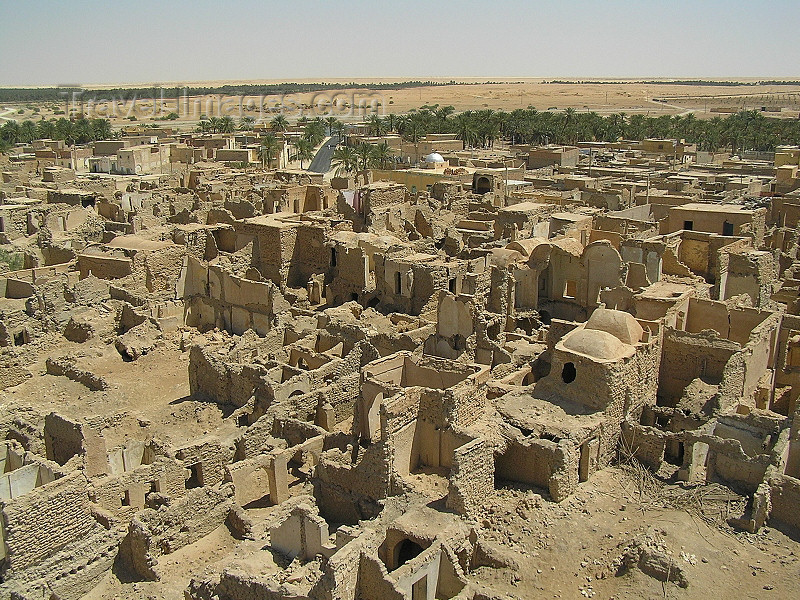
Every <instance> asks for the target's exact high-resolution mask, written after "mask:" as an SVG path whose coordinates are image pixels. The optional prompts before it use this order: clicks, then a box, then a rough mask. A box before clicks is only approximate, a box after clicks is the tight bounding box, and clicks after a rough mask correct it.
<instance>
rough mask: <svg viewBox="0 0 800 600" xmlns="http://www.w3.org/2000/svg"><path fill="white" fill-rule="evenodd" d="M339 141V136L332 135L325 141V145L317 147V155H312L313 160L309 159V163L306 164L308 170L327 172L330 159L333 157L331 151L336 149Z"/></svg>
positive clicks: (329, 166)
mask: <svg viewBox="0 0 800 600" xmlns="http://www.w3.org/2000/svg"><path fill="white" fill-rule="evenodd" d="M338 143H339V136H338V135H334V136H332V137H331V139H329V140H328V141H327V142H325V145H323V146H322V148H320V149H319V152H317V155H316V156H315V157H314V160H312V161H311V164H310V165H309V166H308V170H309V171H314V173H327V172H328V171H330V170H331V160H332V159H333V151H334V150H335V149H336V146H337V144H338Z"/></svg>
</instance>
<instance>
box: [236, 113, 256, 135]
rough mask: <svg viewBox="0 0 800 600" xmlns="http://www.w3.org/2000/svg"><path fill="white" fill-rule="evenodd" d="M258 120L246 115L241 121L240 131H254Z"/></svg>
mask: <svg viewBox="0 0 800 600" xmlns="http://www.w3.org/2000/svg"><path fill="white" fill-rule="evenodd" d="M255 122H256V119H255V117H251V116H250V115H245V116H243V117H242V118H241V119H239V129H241V130H242V131H253V128H254V126H255Z"/></svg>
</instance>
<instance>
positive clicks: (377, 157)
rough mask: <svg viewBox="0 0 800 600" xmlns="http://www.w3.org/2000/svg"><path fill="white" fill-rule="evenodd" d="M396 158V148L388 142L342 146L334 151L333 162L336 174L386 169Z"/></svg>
mask: <svg viewBox="0 0 800 600" xmlns="http://www.w3.org/2000/svg"><path fill="white" fill-rule="evenodd" d="M394 160H395V157H394V150H393V149H392V148H390V147H389V144H387V143H386V142H381V143H380V144H367V143H365V142H362V143H361V144H359V145H358V146H355V147H352V146H341V147H339V148H337V149H336V150H334V151H333V160H332V161H331V164H332V165H333V166H334V167H336V174H337V175H338V174H341V173H343V172H344V173H353V172H355V171H358V170H359V169H369V168H373V169H386V168H387V167H388V166H389V165H390V164H392V163H393V162H394Z"/></svg>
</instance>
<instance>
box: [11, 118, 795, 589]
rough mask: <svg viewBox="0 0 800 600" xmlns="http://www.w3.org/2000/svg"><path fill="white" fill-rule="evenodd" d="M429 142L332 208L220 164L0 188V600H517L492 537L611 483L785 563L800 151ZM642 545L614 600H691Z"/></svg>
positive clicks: (521, 573) (633, 542) (306, 185)
mask: <svg viewBox="0 0 800 600" xmlns="http://www.w3.org/2000/svg"><path fill="white" fill-rule="evenodd" d="M358 131H359V129H358V128H357V127H354V128H353V129H352V131H351V135H352V136H353V137H354V139H357V138H358V136H359V135H360V134H359V133H358ZM389 138H391V136H387V139H389ZM437 139H438V143H439V146H438V148H439V149H442V152H441V154H434V153H431V154H430V155H429V156H427V157H425V158H424V159H423V160H422V165H421V167H420V168H416V169H395V170H392V171H381V170H374V171H357V172H355V173H352V174H344V175H341V174H339V175H336V176H333V175H332V174H331V173H328V174H326V175H324V176H323V175H322V174H316V173H310V172H306V171H299V170H290V169H278V170H267V169H263V168H258V165H246V166H248V167H249V168H243V167H241V166H238V165H237V164H235V163H234V162H233V161H232V159H230V157H229V156H228V154H226V152H228V153H232V152H233V153H234V154H235V151H236V150H237V149H241V151H242V152H243V156H245V157H247V156H249V154H248V152H247V146H246V141H245V143H243V144H242V143H239V142H238V141H237V140H236V139H235V134H214V135H210V134H191V135H183V136H177V135H175V136H172V137H170V136H161V137H158V136H156V137H155V138H154V139H153V140H149V141H147V142H146V145H147V146H150V147H151V148H154V149H157V150H154V151H152V152H151V150H149V149H148V151H147V153H146V155H147V156H146V158H147V160H148V161H152V160H154V159H153V156H155V154H158V156H159V157H160V160H161V161H165V162H166V163H167V164H168V165H169V166H170V168H169V169H168V170H167V171H166V172H158V173H153V172H152V169H151V167H150V166H149V165H150V164H151V163H150V162H147V163H141V164H140V163H139V162H136V161H139V160H140V159H139V158H137V157H138V156H139V154H137V152H138V150H136V149H137V148H141V147H142V145H141V144H139V145H132V146H131V145H128V144H118V145H117V146H114V147H113V148H111V147H107V146H108V144H110V143H111V142H110V141H107V142H97V143H96V146H95V148H94V150H95V153H94V154H90V156H91V160H90V161H89V162H91V164H93V165H95V166H94V170H95V171H97V170H101V171H102V170H103V169H102V166H103V165H104V164H105V162H108V161H110V160H112V159H111V158H109V157H113V161H125V160H129V161H133V163H132V164H133V165H134V166H133V167H131V168H132V169H133V172H134V173H138V174H134V175H128V174H114V173H111V174H108V173H97V172H81V169H77V172H76V169H67V168H64V167H62V166H58V165H57V164H55V163H54V162H53V163H52V164H50V163H47V161H46V160H45V159H44V158H42V157H44V154H42V155H41V156H40V159H39V160H25V159H24V153H22V154H20V157H21V158H20V157H18V158H19V159H18V160H14V161H9V160H8V159H7V158H3V160H4V163H3V165H2V183H1V184H0V241H1V242H2V252H3V257H11V258H13V259H15V266H14V268H12V267H11V266H9V265H10V264H11V260H10V259H9V260H8V261H7V262H8V264H6V263H4V271H3V272H2V274H1V276H0V292H2V293H1V294H0V296H2V298H0V346H2V347H1V348H0V388H2V390H3V401H2V403H1V404H0V440H2V442H0V464H2V469H1V471H2V472H1V473H0V513H1V514H0V576H1V577H2V583H0V597H2V598H14V599H16V600H33V599H34V598H35V599H41V598H50V599H61V600H77V599H79V598H81V597H83V596H84V595H85V594H88V593H90V592H91V590H92V589H93V588H95V587H96V586H98V584H101V582H103V581H105V580H106V579H107V578H108V577H109V576H110V574H111V573H114V574H119V573H125V575H124V577H121V578H120V581H123V583H125V582H127V583H125V585H128V586H132V585H149V583H150V582H161V583H165V584H166V583H168V582H171V581H181V582H182V583H181V584H180V589H179V590H178V591H177V592H174V590H173V591H172V592H170V593H173V592H174V593H178V594H181V593H183V594H185V598H187V599H192V600H234V599H237V600H238V599H251V598H252V599H254V600H255V599H270V600H273V599H274V600H298V599H301V598H308V599H313V600H359V599H378V598H380V599H397V600H401V599H410V600H422V599H433V598H457V599H463V600H468V599H474V600H480V599H488V598H507V597H512V596H513V593H512V592H511V591H509V590H511V589H513V587H512V588H509V587H508V582H509V581H511V582H512V583H514V584H515V585H516V583H519V585H520V586H524V585H526V581H529V580H531V581H534V580H535V577H537V576H539V575H537V574H536V573H533V571H535V568H533V569H531V566H530V565H531V564H532V563H528V562H525V561H526V560H528V559H529V558H530V557H531V556H535V555H536V554H533V555H531V554H530V552H532V551H533V548H534V547H533V546H527V547H525V546H524V545H521V543H515V542H514V541H513V540H514V536H515V535H517V534H516V533H514V532H515V531H517V529H515V528H516V527H518V526H519V523H518V524H517V525H511V522H512V518H514V519H515V518H517V517H515V516H513V514H512V513H514V514H517V513H518V514H519V515H525V516H524V517H522V518H523V525H522V526H523V527H527V526H528V525H526V524H525V523H528V524H530V523H532V522H533V520H535V519H536V515H537V514H541V515H551V517H552V515H553V514H556V512H554V511H564V510H573V509H569V508H559V507H574V506H577V505H576V504H574V503H575V502H577V501H578V500H576V498H578V499H580V498H583V499H585V498H586V497H587V494H589V496H588V498H589V499H588V500H587V501H586V503H585V505H584V506H585V507H586V508H584V509H583V510H584V511H589V510H591V509H592V505H593V504H592V503H593V502H594V500H593V499H592V498H599V497H600V496H599V494H598V495H597V496H592V493H594V492H592V493H589V492H587V490H591V489H594V488H591V487H589V486H591V485H593V482H595V483H594V485H600V483H598V482H603V481H607V478H608V477H610V476H611V475H609V474H610V473H617V475H615V477H616V476H618V477H622V475H621V474H622V473H629V472H630V469H631V468H632V467H631V466H630V465H636V468H637V469H641V472H640V476H641V477H649V478H650V479H649V480H653V481H660V482H668V483H669V485H670V486H672V488H671V489H674V490H683V491H684V492H686V490H695V491H696V492H697V490H707V489H711V488H712V486H716V487H713V489H716V490H719V489H723V490H726V491H725V493H726V494H728V495H727V496H725V498H727V500H725V501H724V502H723V504H725V503H726V506H727V509H726V511H727V512H726V513H725V514H724V515H723V524H725V526H727V527H729V528H731V530H732V531H738V532H745V533H749V534H752V535H757V534H758V533H759V532H760V531H763V530H764V529H765V528H779V529H780V530H781V531H784V530H785V531H788V532H790V534H789V535H790V537H791V535H794V536H795V537H794V538H792V539H794V540H797V539H798V538H797V536H796V533H795V534H791V532H792V531H795V532H796V531H797V528H800V405H799V404H798V396H799V395H800V274H799V273H798V271H800V262H798V221H799V220H800V190H798V189H797V187H798V186H797V185H794V184H793V183H792V182H796V181H797V180H796V179H792V178H791V177H789V176H790V175H792V174H793V173H794V171H792V173H789V174H788V175H787V173H786V169H785V168H784V165H786V164H788V162H791V160H793V161H794V163H793V165H794V167H793V168H794V169H795V171H796V169H797V156H798V155H800V151H798V149H797V148H784V149H782V150H780V151H779V152H778V153H777V154H776V155H775V157H774V158H772V159H770V160H769V161H767V160H756V159H746V158H738V157H737V158H735V159H732V158H729V157H728V158H725V159H724V160H723V159H719V160H717V161H716V162H713V163H711V162H707V161H706V162H704V160H705V158H704V156H703V154H704V153H699V152H697V150H696V148H694V147H692V146H689V145H686V146H685V147H684V146H683V145H682V144H681V152H682V162H680V164H676V163H675V160H674V159H675V157H674V156H673V155H672V153H673V149H674V148H675V147H676V144H677V142H676V143H672V141H668V143H667V144H665V146H666V147H668V148H669V154H665V153H664V152H659V151H658V150H657V148H658V147H659V146H658V145H657V144H655V143H654V141H653V140H645V141H644V142H615V143H605V144H601V143H594V144H593V145H592V146H591V153H592V154H591V159H590V158H589V155H588V153H587V152H582V151H581V149H579V148H577V147H523V146H509V147H508V148H506V149H502V150H493V151H488V150H487V151H483V152H482V151H472V152H471V153H465V152H460V148H459V149H457V150H448V149H449V148H451V147H452V146H453V145H454V144H453V142H456V140H455V137H454V136H451V137H449V138H448V137H447V136H440V137H439V138H437ZM437 139H434V138H431V139H430V140H428V141H427V142H426V143H428V144H429V145H430V147H431V148H433V149H436V148H437ZM122 140H124V138H122ZM214 140H218V141H219V143H218V144H217V143H215V142H214ZM389 141H391V140H389ZM445 142H447V143H445ZM455 145H458V143H457V142H456V144H455ZM462 147H463V146H462ZM126 148H130V149H131V150H129V151H127V154H126ZM654 148H656V149H655V150H654ZM146 149H147V148H146ZM584 149H585V148H584ZM134 150H135V151H134ZM153 152H155V154H154V153H153ZM115 153H116V154H115ZM705 154H708V153H705ZM37 156H38V155H37ZM143 156H144V155H143ZM231 156H233V155H231ZM236 157H237V161H238V159H239V155H238V154H236ZM787 157H788V158H787ZM792 157H793V158H792ZM600 158H602V163H601V162H599V159H600ZM790 159H791V160H790ZM87 160H89V159H87ZM141 160H144V158H142V159H141ZM590 160H591V161H594V163H593V164H592V163H590V162H589V161H590ZM104 161H105V162H104ZM252 162H255V161H252ZM134 163H135V164H134ZM87 164H88V163H87ZM109 164H110V163H109ZM114 164H117V165H118V166H117V169H119V168H121V167H119V164H122V162H119V163H117V162H115V163H114ZM153 164H154V163H153ZM162 164H163V162H162ZM775 164H778V167H777V168H776V167H775ZM136 165H139V167H141V168H139V167H137V166H136ZM137 169H138V170H137ZM781 169H783V170H781ZM509 170H510V171H511V175H510V176H509ZM787 177H789V178H788V179H787ZM426 181H430V182H431V183H430V184H426V183H425V182H426ZM623 467H624V468H627V469H628V470H627V471H625V470H624V468H623ZM648 470H649V472H650V475H649V476H648V475H646V472H647V471H648ZM637 472H639V471H637ZM641 473H645V474H641ZM520 490H522V491H520ZM686 493H688V492H686ZM697 493H699V492H697ZM513 494H523V495H525V494H527V495H525V496H524V497H525V498H527V499H526V500H524V501H520V502H522V503H517V504H514V503H513V502H512V501H511V500H509V499H508V498H509V495H511V497H512V500H513V498H515V497H516V498H518V496H513ZM731 499H734V500H733V501H732V500H731ZM506 501H508V502H512V503H511V504H509V505H508V506H511V508H510V509H509V510H508V512H503V510H502V508H500V509H497V510H495V508H493V507H496V506H501V507H502V505H503V502H506ZM580 501H581V502H583V501H584V500H580ZM514 502H517V501H516V500H515V501H514ZM597 502H600V500H597ZM709 502H710V500H709ZM623 504H625V503H623ZM628 504H630V503H628ZM515 506H516V507H517V508H514V507H515ZM623 508H624V507H623ZM614 510H617V509H616V508H615V509H614ZM620 510H622V509H620ZM574 511H575V512H573V513H569V514H573V515H575V514H579V513H580V511H578V509H574ZM633 512H636V511H635V510H630V511H628V512H627V514H630V513H633ZM562 514H565V513H563V512H562ZM504 515H505V516H504ZM551 517H547V518H545V517H542V518H543V519H545V520H547V519H550V518H551ZM504 518H506V519H508V520H507V521H506V522H505V523H506V525H507V526H506V525H503V522H502V521H498V519H504ZM631 518H634V517H633V516H632V517H631ZM498 523H499V524H498ZM504 527H505V529H504ZM509 532H511V533H509ZM520 535H521V534H520ZM543 535H544V534H543ZM737 535H738V534H737ZM742 535H744V534H742ZM214 536H217V537H214ZM612 537H614V536H613V535H612ZM546 538H547V536H546V535H545V536H544V537H542V538H540V539H542V540H544V539H546ZM223 539H224V543H223V542H214V540H223ZM209 540H211V541H209ZM617 542H618V538H615V543H617ZM545 543H549V542H545ZM214 544H217V546H216V549H215V546H214ZM625 544H627V545H625ZM659 544H661V542H659V541H657V540H656V541H654V538H653V537H652V536H651V537H648V538H646V539H644V540H643V539H640V538H636V539H634V538H633V534H630V536H629V537H628V538H626V541H624V543H623V544H622V545H620V547H619V548H618V550H617V551H616V554H615V555H614V556H618V557H620V558H619V561H618V563H616V567H618V568H619V569H621V570H624V569H625V568H638V569H640V570H641V571H643V572H645V573H646V574H649V575H652V576H653V577H656V578H659V579H661V580H662V581H666V582H667V584H668V585H674V584H673V582H677V583H678V584H679V586H683V587H687V586H688V588H689V589H691V586H692V585H693V583H692V581H693V580H692V576H691V567H689V566H687V565H688V563H686V562H681V561H680V560H679V559H676V558H675V557H674V556H673V557H672V558H670V556H672V555H669V554H668V553H665V550H664V547H662V546H661V545H659ZM193 548H205V549H206V550H208V553H209V554H202V553H201V554H191V552H192V549H193ZM525 548H527V550H526V549H525ZM538 548H539V549H540V550H542V549H543V548H544V546H538ZM206 550H203V552H206ZM542 551H543V550H542ZM173 555H174V556H181V557H183V558H182V559H181V561H183V563H192V561H195V563H194V567H195V568H193V570H191V572H188V571H187V572H183V571H181V573H183V574H182V575H180V576H178V575H175V573H176V572H177V571H176V569H177V568H178V567H177V566H176V565H178V564H179V562H181V561H178V562H176V561H177V559H173ZM192 556H193V557H195V558H194V559H192V558H187V557H192ZM199 556H202V557H204V558H202V559H201V558H197V557H199ZM612 558H613V557H612ZM659 561H661V562H659ZM670 561H672V562H670ZM183 563H181V564H183ZM793 564H794V566H793V567H787V568H793V569H796V568H797V565H796V563H793ZM526 565H527V566H526ZM611 568H612V565H609V566H608V569H611ZM553 570H554V571H555V567H553ZM745 570H746V569H745ZM539 573H540V574H541V570H539ZM606 574H610V575H609V576H613V574H615V573H612V571H611V570H608V571H607V572H606ZM545 575H546V574H545ZM745 575H746V576H747V577H749V573H746V574H745ZM753 575H756V572H753ZM115 576H118V575H115ZM181 577H183V579H181ZM598 577H599V576H598ZM501 580H502V581H503V582H505V583H503V584H502V585H501V584H500V583H498V582H500V581H501ZM132 582H138V583H132ZM120 585H122V584H120ZM503 585H506V587H503ZM532 585H533V584H532ZM498 586H499V587H498ZM120 589H121V588H120ZM125 589H128V588H125ZM136 589H139V588H136ZM142 589H145V588H142ZM147 589H149V588H147ZM152 589H153V590H158V589H161V588H152ZM166 589H167V588H163V589H162V591H155V592H152V596H151V597H160V594H162V593H163V594H167V592H166V591H164V590H166ZM520 589H521V590H522V589H526V590H527V591H519V592H517V594H518V596H517V597H540V596H538V592H536V591H535V588H533V587H530V588H524V587H520ZM498 590H500V591H498ZM503 590H505V591H503ZM660 590H661V588H660V587H659V594H660V593H661V592H660ZM142 593H144V592H142ZM665 593H666V592H665ZM584 595H585V594H584ZM90 597H91V596H90ZM142 597H145V596H142ZM165 597H166V596H165ZM169 597H172V596H169ZM176 597H177V596H176ZM541 597H544V596H541ZM565 597H571V596H569V595H567V596H565Z"/></svg>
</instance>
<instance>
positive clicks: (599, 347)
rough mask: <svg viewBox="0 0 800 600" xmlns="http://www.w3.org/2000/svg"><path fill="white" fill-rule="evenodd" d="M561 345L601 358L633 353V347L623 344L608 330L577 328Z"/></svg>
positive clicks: (616, 357)
mask: <svg viewBox="0 0 800 600" xmlns="http://www.w3.org/2000/svg"><path fill="white" fill-rule="evenodd" d="M561 345H562V346H563V347H564V348H566V349H567V350H571V351H572V352H577V353H579V354H584V355H586V356H590V357H592V358H597V359H600V360H619V359H620V358H625V357H628V356H631V355H632V354H633V347H632V346H629V345H628V344H623V343H622V342H621V341H619V339H618V338H617V337H615V336H613V335H611V334H610V333H608V332H606V331H599V330H596V329H577V330H576V331H574V332H572V333H570V334H568V335H567V336H566V337H565V338H564V340H563V341H562V342H561Z"/></svg>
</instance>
